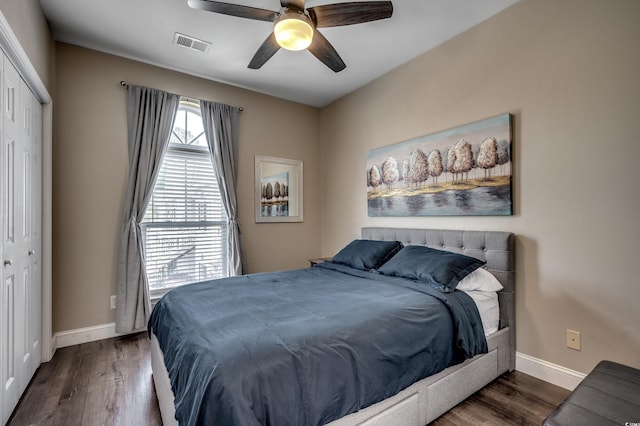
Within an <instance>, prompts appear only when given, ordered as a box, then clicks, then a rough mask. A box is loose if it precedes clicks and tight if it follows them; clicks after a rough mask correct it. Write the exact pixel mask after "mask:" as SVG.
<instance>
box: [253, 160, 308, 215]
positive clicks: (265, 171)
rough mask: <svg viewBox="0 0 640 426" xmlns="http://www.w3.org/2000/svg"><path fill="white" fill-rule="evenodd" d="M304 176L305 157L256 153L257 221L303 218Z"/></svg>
mask: <svg viewBox="0 0 640 426" xmlns="http://www.w3.org/2000/svg"><path fill="white" fill-rule="evenodd" d="M302 178H303V170H302V160H291V159H287V158H277V157H267V156H263V155H256V156H255V213H256V223H273V222H302V220H303V197H302V188H303V181H302Z"/></svg>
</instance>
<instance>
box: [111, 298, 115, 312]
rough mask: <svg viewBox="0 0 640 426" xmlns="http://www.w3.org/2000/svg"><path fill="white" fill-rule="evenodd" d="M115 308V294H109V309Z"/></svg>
mask: <svg viewBox="0 0 640 426" xmlns="http://www.w3.org/2000/svg"><path fill="white" fill-rule="evenodd" d="M115 308H116V296H115V295H113V296H111V309H115Z"/></svg>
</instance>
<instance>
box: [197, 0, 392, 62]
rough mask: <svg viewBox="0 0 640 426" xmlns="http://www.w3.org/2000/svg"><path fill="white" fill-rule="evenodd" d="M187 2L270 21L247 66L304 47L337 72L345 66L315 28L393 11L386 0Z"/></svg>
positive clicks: (366, 19)
mask: <svg viewBox="0 0 640 426" xmlns="http://www.w3.org/2000/svg"><path fill="white" fill-rule="evenodd" d="M188 4H189V6H190V7H192V8H194V9H200V10H206V11H208V12H215V13H222V14H225V15H231V16H238V17H240V18H247V19H254V20H257V21H269V22H273V23H274V27H273V32H272V33H271V34H270V35H269V37H267V39H266V40H265V41H264V42H263V43H262V45H261V46H260V47H259V48H258V51H257V52H256V53H255V55H254V56H253V58H252V59H251V62H249V68H251V69H258V68H260V67H262V66H263V65H264V64H265V63H266V62H267V61H268V60H269V59H270V58H271V57H272V56H273V55H275V53H276V52H277V51H278V50H280V48H281V47H282V48H284V49H288V50H303V49H308V50H309V52H311V53H312V54H313V55H314V56H315V57H316V58H318V59H319V60H320V61H321V62H322V63H324V64H325V65H326V66H328V67H329V68H331V69H332V70H333V71H334V72H340V71H342V70H343V69H345V68H346V65H345V63H344V61H343V60H342V58H341V57H340V55H339V54H338V52H336V50H335V49H334V47H333V46H332V45H331V43H329V41H328V40H327V39H326V38H325V37H324V36H323V35H322V34H321V33H320V31H317V28H325V27H340V26H343V25H353V24H361V23H363V22H371V21H377V20H379V19H386V18H390V17H391V15H392V14H393V5H392V4H391V2H390V1H363V2H350V3H335V4H325V5H321V6H314V7H310V8H308V9H305V7H304V0H280V6H281V7H280V10H279V11H277V12H274V11H272V10H267V9H259V8H255V7H250V6H243V5H237V4H231V3H224V2H220V1H212V0H188Z"/></svg>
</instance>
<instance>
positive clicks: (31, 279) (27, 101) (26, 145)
mask: <svg viewBox="0 0 640 426" xmlns="http://www.w3.org/2000/svg"><path fill="white" fill-rule="evenodd" d="M19 105H20V116H19V124H20V132H21V135H20V145H21V147H22V149H21V151H20V154H21V163H22V164H21V167H22V186H21V187H20V188H19V189H20V192H21V194H20V197H21V198H22V205H21V209H20V212H19V214H20V216H21V218H20V219H21V223H22V228H21V241H20V244H21V247H22V248H21V250H20V256H21V262H20V263H21V274H22V276H21V280H22V281H21V284H22V295H23V297H22V300H21V303H22V307H21V309H20V311H21V312H20V314H21V318H22V322H23V324H24V327H23V333H24V334H23V339H22V345H23V346H22V348H21V358H20V368H21V372H20V392H21V393H22V392H23V391H24V389H25V388H26V387H27V385H28V384H29V381H30V380H31V377H32V376H33V373H34V372H35V371H36V368H37V367H38V365H39V364H40V362H39V361H37V360H36V359H35V354H34V353H33V345H34V343H36V344H37V346H38V350H39V349H40V348H39V342H40V337H39V335H38V336H35V335H34V329H35V325H36V324H35V323H36V322H38V323H39V322H40V305H39V303H38V304H36V301H39V300H40V297H39V296H38V293H39V288H38V287H39V285H40V280H39V279H37V277H36V271H34V267H36V268H39V262H37V259H36V258H35V256H36V255H37V253H39V251H40V250H36V247H35V246H36V245H37V243H36V241H35V234H36V230H35V229H34V228H36V223H35V222H36V221H35V216H36V215H35V214H34V213H35V209H34V207H35V206H34V204H35V194H34V192H37V191H36V187H37V186H39V185H37V184H38V182H37V179H36V176H34V174H35V170H34V167H35V166H36V156H37V155H38V154H37V147H36V144H35V143H34V124H33V123H34V115H35V114H34V110H35V108H36V105H37V104H36V102H35V98H34V96H33V94H32V93H31V90H29V88H28V87H27V85H26V83H25V82H24V81H23V80H22V79H20V103H19ZM38 234H39V232H38ZM38 358H40V357H38ZM36 361H37V363H36Z"/></svg>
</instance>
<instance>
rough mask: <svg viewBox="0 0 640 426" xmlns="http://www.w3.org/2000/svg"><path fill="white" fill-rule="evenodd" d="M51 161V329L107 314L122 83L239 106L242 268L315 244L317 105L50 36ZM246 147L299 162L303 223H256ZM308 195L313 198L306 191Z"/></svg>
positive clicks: (118, 193) (112, 278)
mask: <svg viewBox="0 0 640 426" xmlns="http://www.w3.org/2000/svg"><path fill="white" fill-rule="evenodd" d="M56 55H57V81H56V89H57V93H58V95H57V97H56V99H55V103H56V108H55V111H54V146H55V148H54V159H53V162H54V164H53V170H54V176H53V200H54V201H53V203H54V205H53V223H54V225H53V226H54V235H53V245H54V247H53V252H54V276H53V292H54V303H53V314H54V315H53V317H54V326H53V330H54V332H57V331H64V330H72V329H77V328H80V327H87V326H93V325H100V324H105V323H109V322H113V321H114V311H112V310H110V308H109V297H110V295H112V294H115V293H116V276H117V247H118V244H119V234H120V220H121V216H122V208H123V207H122V206H123V197H124V192H125V187H126V178H127V169H128V166H127V141H126V135H127V133H126V90H125V89H124V88H123V87H121V86H120V84H119V83H120V81H121V80H125V81H127V82H129V83H133V84H139V85H145V86H149V87H155V88H158V89H163V90H167V91H171V92H174V93H179V94H182V95H185V96H189V97H193V98H198V99H200V98H202V99H210V100H214V101H218V102H223V103H226V104H230V105H236V106H243V107H244V111H243V112H242V113H241V116H240V151H239V179H238V193H239V199H238V208H239V212H240V213H239V214H240V227H241V231H242V241H243V244H244V248H245V256H246V260H247V261H246V264H245V265H246V271H247V272H256V271H271V270H278V269H292V268H300V267H305V266H306V265H308V262H307V259H308V258H311V257H314V256H317V254H318V253H319V251H320V242H319V240H318V235H319V233H320V205H319V200H320V198H319V196H318V195H317V194H319V193H320V161H319V157H320V147H319V133H320V132H319V123H320V118H319V117H320V112H319V110H318V109H316V108H313V107H308V106H304V105H300V104H296V103H293V102H289V101H284V100H280V99H276V98H272V97H269V96H264V95H260V94H257V93H254V92H250V91H247V90H243V89H238V88H234V87H231V86H227V85H223V84H218V83H214V82H211V81H207V80H203V79H199V78H195V77H191V76H187V75H185V74H181V73H177V72H173V71H169V70H164V69H160V68H157V67H153V66H150V65H146V64H142V63H139V62H134V61H130V60H127V59H123V58H118V57H115V56H110V55H106V54H102V53H98V52H95V51H92V50H87V49H83V48H79V47H75V46H71V45H67V44H57V51H56ZM254 155H267V156H273V157H284V158H291V159H297V160H302V161H303V163H304V202H305V205H304V222H303V223H293V224H256V223H255V219H254V217H255V216H254V199H253V196H254V195H253V188H254ZM314 195H315V196H314Z"/></svg>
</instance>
